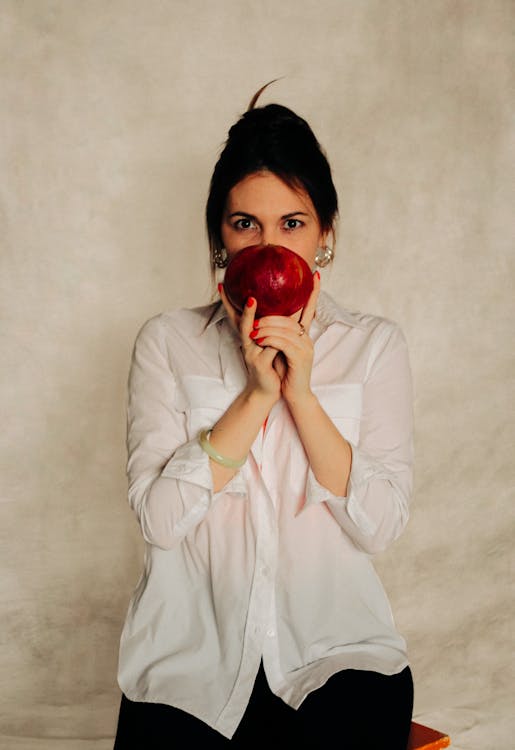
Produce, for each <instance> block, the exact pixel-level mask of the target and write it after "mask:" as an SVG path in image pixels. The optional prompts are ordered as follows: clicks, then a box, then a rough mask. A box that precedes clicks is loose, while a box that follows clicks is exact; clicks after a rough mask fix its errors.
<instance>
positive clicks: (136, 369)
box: [127, 316, 247, 549]
mask: <svg viewBox="0 0 515 750" xmlns="http://www.w3.org/2000/svg"><path fill="white" fill-rule="evenodd" d="M175 404H176V380H175V377H174V374H173V371H172V369H171V367H170V363H169V361H168V356H167V350H166V345H165V342H164V337H163V325H162V322H161V320H160V316H156V317H154V318H151V319H150V320H148V321H147V322H146V323H145V324H144V325H143V327H142V328H141V330H140V331H139V333H138V335H137V337H136V341H135V344H134V348H133V352H132V360H131V365H130V371H129V378H128V403H127V454H128V461H127V478H128V484H129V490H128V500H129V504H130V506H131V508H132V509H133V510H134V512H135V513H136V516H137V518H138V520H139V523H140V526H141V531H142V534H143V538H144V539H145V541H147V542H148V543H150V544H154V545H156V546H158V547H161V548H162V549H171V548H172V547H173V546H174V545H175V544H177V543H178V542H179V541H180V540H181V539H182V538H183V537H184V536H185V535H186V534H187V533H188V532H189V531H190V530H191V529H193V528H194V527H195V526H196V525H197V524H199V523H200V522H201V521H202V519H203V518H204V517H205V515H206V513H207V512H208V510H209V508H210V507H211V505H212V504H213V503H214V502H216V500H217V499H218V498H219V497H220V496H221V495H222V494H226V493H234V494H238V495H246V494H247V488H246V482H245V480H244V478H243V475H242V473H241V472H237V473H236V474H235V476H234V477H233V478H232V479H231V480H230V482H228V483H227V484H226V485H225V487H224V488H223V489H222V490H220V491H219V492H216V493H215V492H213V482H212V474H211V468H210V465H209V457H208V455H207V454H206V453H205V452H204V451H203V450H202V448H201V447H200V445H199V443H198V440H197V438H196V436H195V438H194V439H192V440H188V438H187V430H186V415H185V414H184V413H183V412H181V411H179V410H178V409H177V408H176V405H175Z"/></svg>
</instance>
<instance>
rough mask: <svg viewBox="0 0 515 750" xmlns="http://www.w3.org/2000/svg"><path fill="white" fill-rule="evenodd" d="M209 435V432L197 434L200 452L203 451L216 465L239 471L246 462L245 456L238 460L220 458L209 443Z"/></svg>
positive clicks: (203, 431)
mask: <svg viewBox="0 0 515 750" xmlns="http://www.w3.org/2000/svg"><path fill="white" fill-rule="evenodd" d="M210 434H211V430H201V431H200V432H199V436H198V441H199V443H200V447H201V448H202V450H203V451H205V452H206V453H207V455H208V456H209V457H210V458H212V459H213V461H216V463H217V464H221V466H226V467H227V468H228V469H241V467H242V466H243V464H244V463H245V461H246V460H247V456H245V458H241V459H238V460H237V459H235V458H226V457H225V456H222V455H221V454H220V453H217V451H215V449H214V448H213V446H212V445H211V443H210V442H209V435H210Z"/></svg>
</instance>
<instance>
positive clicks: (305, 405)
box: [283, 389, 319, 414]
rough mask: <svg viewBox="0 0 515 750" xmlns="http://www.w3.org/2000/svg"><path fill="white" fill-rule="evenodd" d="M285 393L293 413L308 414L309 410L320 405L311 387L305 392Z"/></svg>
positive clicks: (285, 398)
mask: <svg viewBox="0 0 515 750" xmlns="http://www.w3.org/2000/svg"><path fill="white" fill-rule="evenodd" d="M283 395H284V400H285V401H286V403H287V404H288V408H289V409H290V411H291V412H292V414H294V413H295V412H302V413H303V414H307V413H308V412H309V411H313V410H315V409H317V408H318V406H319V402H318V398H317V397H316V396H315V394H314V393H313V391H312V390H311V389H308V390H307V391H304V392H303V393H289V394H288V393H285V394H283Z"/></svg>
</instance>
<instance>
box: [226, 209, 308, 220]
mask: <svg viewBox="0 0 515 750" xmlns="http://www.w3.org/2000/svg"><path fill="white" fill-rule="evenodd" d="M235 216H244V217H245V218H246V219H254V221H257V216H254V215H253V214H248V213H247V212H246V211H234V212H233V213H232V214H229V216H228V218H229V219H233V218H234V217H235ZM294 216H309V214H307V213H306V212H305V211H292V212H291V213H289V214H284V215H283V216H281V219H293V217H294Z"/></svg>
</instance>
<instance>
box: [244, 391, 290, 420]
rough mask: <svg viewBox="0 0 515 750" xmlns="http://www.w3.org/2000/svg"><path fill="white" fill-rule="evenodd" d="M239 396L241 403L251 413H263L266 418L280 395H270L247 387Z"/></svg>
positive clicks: (267, 392)
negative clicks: (242, 402)
mask: <svg viewBox="0 0 515 750" xmlns="http://www.w3.org/2000/svg"><path fill="white" fill-rule="evenodd" d="M241 395H242V398H243V401H244V402H245V403H246V404H247V406H248V407H249V408H250V409H251V410H252V411H254V410H256V411H258V412H263V413H264V414H265V416H267V415H268V413H269V411H270V409H271V408H272V406H273V405H274V404H275V403H276V401H278V400H279V398H280V396H281V393H280V391H279V392H278V393H271V392H269V391H263V390H261V389H259V388H252V387H247V388H245V390H244V391H243V392H242V394H241Z"/></svg>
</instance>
